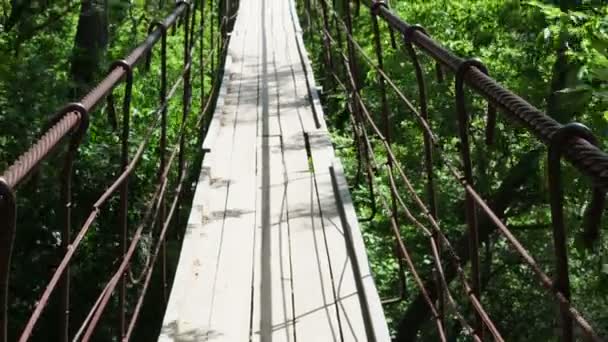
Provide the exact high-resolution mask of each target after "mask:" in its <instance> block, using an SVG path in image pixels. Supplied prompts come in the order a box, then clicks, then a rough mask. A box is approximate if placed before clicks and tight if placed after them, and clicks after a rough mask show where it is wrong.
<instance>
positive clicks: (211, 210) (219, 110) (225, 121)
mask: <svg viewBox="0 0 608 342" xmlns="http://www.w3.org/2000/svg"><path fill="white" fill-rule="evenodd" d="M242 42H244V40H243V39H239V37H238V36H235V39H234V40H232V42H231V47H230V55H229V60H228V61H229V62H230V61H232V60H233V59H234V60H235V63H230V64H229V65H230V68H228V69H227V72H226V74H225V77H224V79H223V84H222V86H221V89H222V90H221V91H220V100H219V101H218V104H219V105H218V107H216V110H215V113H214V121H213V122H212V128H211V129H210V133H211V134H210V135H209V136H208V137H207V139H206V140H205V142H204V143H203V146H204V147H207V148H210V149H211V152H210V153H209V154H208V155H207V156H206V157H205V159H204V161H203V165H202V173H201V177H200V180H199V184H198V186H197V189H196V191H195V196H194V201H193V206H192V211H191V214H190V218H189V221H188V227H187V230H186V234H185V237H184V243H183V246H182V251H181V254H180V259H179V264H178V267H177V271H176V276H175V280H174V285H173V289H172V291H171V295H170V299H169V303H168V306H167V310H166V313H165V317H164V320H163V328H162V331H161V334H160V336H159V341H163V342H165V341H201V340H207V339H214V338H215V337H217V336H226V334H228V335H230V334H231V333H232V332H233V331H234V328H235V326H236V324H233V325H231V326H230V329H226V327H225V326H221V325H219V326H214V325H213V323H214V320H213V310H214V305H213V303H214V302H216V303H217V302H218V301H217V299H218V298H219V302H221V301H222V300H223V299H222V298H223V295H222V293H221V292H222V291H221V289H222V288H223V287H224V284H225V283H226V281H225V280H223V276H222V274H221V271H222V268H220V267H218V263H220V262H221V261H220V259H221V255H222V253H223V252H226V251H224V250H223V248H224V247H226V246H225V245H223V243H222V242H223V239H224V237H225V236H224V234H225V231H224V228H225V225H226V220H225V218H226V215H225V214H226V209H227V205H229V206H230V207H231V208H235V207H238V206H240V205H242V203H235V202H234V200H232V201H228V193H229V184H230V183H231V181H232V179H231V178H232V177H233V176H234V174H231V170H232V169H234V165H233V164H234V159H233V156H232V155H231V153H226V151H230V150H232V148H233V147H234V142H235V141H234V137H235V133H236V132H235V127H236V126H237V125H236V123H237V121H236V120H237V108H238V107H237V102H238V94H237V93H236V92H237V91H238V88H239V87H240V84H241V82H242V77H241V76H242V67H243V63H242V62H241V61H238V58H239V57H240V56H238V55H237V53H238V52H239V51H238V50H239V48H240V49H241V51H240V53H242V51H243V48H244V46H243V44H242ZM235 57H236V58H235ZM239 129H240V126H239ZM253 141H255V128H254V129H253ZM216 147H217V149H216ZM241 154H246V151H244V152H242V153H241ZM252 165H254V160H252ZM250 173H251V174H253V173H254V170H253V169H252V170H251V171H250ZM244 184H245V183H244ZM250 184H251V183H250ZM252 192H253V193H254V191H253V190H252ZM232 197H233V198H238V197H235V196H232ZM229 202H230V203H229ZM251 230H253V222H252V224H251ZM227 252H230V250H228V251H227ZM218 271H220V272H218ZM218 279H219V280H220V281H219V284H220V286H219V288H220V291H219V293H216V292H215V290H216V289H217V286H216V285H217V280H218ZM193 288H195V289H197V291H192V290H191V289H193ZM218 294H219V296H218ZM216 297H218V298H216ZM216 309H217V308H216ZM219 315H221V310H220V313H219ZM215 317H216V318H217V317H218V313H217V312H216V315H215ZM248 323H249V322H248V317H247V319H246V322H245V325H244V331H245V337H246V336H247V332H248V326H249V324H248ZM221 330H224V331H221ZM237 330H238V329H237Z"/></svg>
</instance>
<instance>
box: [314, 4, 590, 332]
mask: <svg viewBox="0 0 608 342" xmlns="http://www.w3.org/2000/svg"><path fill="white" fill-rule="evenodd" d="M381 7H382V8H380V9H379V11H381V10H383V8H384V7H383V6H381ZM332 14H333V15H334V18H335V19H336V22H340V23H341V24H342V27H343V30H342V31H343V32H344V34H345V35H346V37H347V39H348V40H351V43H352V46H354V47H356V48H357V50H358V51H359V53H360V54H361V55H362V56H363V57H364V59H365V60H366V61H367V62H368V64H370V66H372V67H373V68H375V69H376V71H377V72H378V74H379V75H381V76H382V77H383V78H384V79H385V81H386V82H387V84H389V85H390V86H391V88H393V90H394V91H395V92H396V93H397V95H398V97H399V98H400V99H401V100H402V101H403V102H404V103H405V104H406V106H407V107H408V109H410V110H411V111H412V112H413V113H414V115H415V116H416V118H417V120H418V122H419V123H420V125H421V126H422V129H423V131H425V133H426V134H428V136H429V138H430V140H431V141H432V143H433V145H434V147H435V148H436V149H438V150H439V151H440V152H444V151H443V148H442V146H441V145H440V144H439V139H438V138H437V137H436V136H435V135H434V133H433V132H432V129H431V128H430V125H429V123H428V122H427V119H426V118H424V117H423V116H422V115H421V114H420V113H419V112H418V111H417V110H416V108H414V106H413V105H412V104H411V102H410V101H409V100H408V99H407V97H405V96H404V95H403V94H402V93H401V91H400V90H399V89H398V88H397V86H396V85H395V83H394V81H393V80H392V79H390V77H388V76H387V75H386V74H385V73H384V71H383V70H382V69H381V68H380V67H379V66H378V65H376V64H375V63H374V62H373V61H372V60H371V58H370V57H369V56H367V54H366V53H365V51H364V50H363V49H362V48H361V46H360V45H359V44H358V43H357V42H356V41H355V39H354V37H352V35H350V34H349V33H348V30H347V25H346V24H345V23H344V22H341V20H340V18H338V17H337V16H336V14H335V13H334V12H332ZM336 26H338V25H337V24H336ZM408 29H409V31H410V33H409V35H410V36H411V35H414V34H415V33H418V34H422V33H420V30H412V29H411V26H410V27H409V28H408ZM323 33H324V35H325V36H326V37H327V39H328V41H330V42H331V43H333V44H335V40H334V39H333V37H331V33H330V32H329V31H328V30H326V29H324V30H323ZM426 38H428V37H426ZM339 54H340V55H341V56H342V57H343V59H344V61H345V64H346V65H348V63H347V62H346V61H347V59H348V57H347V56H346V55H344V54H343V53H341V52H339ZM454 60H456V59H454ZM454 65H456V63H454ZM469 69H476V67H471V68H469ZM332 73H333V72H332ZM464 73H467V72H466V70H465V71H464ZM333 74H334V78H336V80H337V81H338V83H341V82H340V80H339V77H337V75H335V73H333ZM347 76H348V75H347ZM349 77H351V78H352V75H350V76H349ZM486 77H487V76H486ZM465 81H466V77H465ZM351 82H352V81H351ZM354 96H358V94H355V95H354ZM359 101H361V107H362V108H363V109H364V110H363V112H364V114H365V115H364V116H365V117H366V118H367V121H368V124H369V125H370V126H371V127H372V128H373V130H374V132H375V134H376V136H377V137H378V139H379V140H380V141H382V143H383V144H384V146H385V150H386V151H387V153H388V154H389V155H390V156H391V159H395V155H394V153H393V152H392V149H391V148H390V146H386V145H387V144H386V140H385V139H384V136H383V134H382V132H381V130H380V129H379V128H378V127H377V126H376V125H375V123H374V121H373V119H372V117H371V115H370V114H369V112H368V111H367V110H366V108H365V104H364V103H363V100H362V99H361V98H360V97H359ZM566 153H567V152H566ZM440 160H441V161H442V162H443V163H444V164H445V165H446V166H447V167H448V169H449V171H450V173H451V174H452V176H453V177H454V178H455V179H456V180H458V181H459V182H460V183H461V185H462V186H463V187H464V188H465V191H466V193H467V196H471V197H472V198H473V200H474V202H475V203H476V205H479V206H480V208H482V210H483V211H484V212H485V213H486V214H487V215H488V216H489V217H490V219H491V221H493V223H494V224H495V225H497V226H498V227H499V231H500V232H501V233H502V234H503V235H504V236H506V238H507V240H508V241H509V243H510V244H511V246H513V247H514V248H515V250H516V251H517V252H518V253H519V254H520V255H521V256H522V257H523V259H524V260H525V261H526V263H527V264H528V266H530V267H531V268H532V270H533V271H534V273H535V274H536V275H537V276H538V277H539V279H540V280H541V283H542V284H543V286H544V287H545V288H547V289H550V290H551V291H552V292H553V293H554V294H555V297H556V299H557V301H558V302H559V303H560V305H561V306H562V307H564V308H565V310H566V312H568V313H569V314H570V315H571V316H572V317H573V319H574V320H575V321H576V322H577V324H578V325H579V326H580V327H581V328H582V330H583V331H584V333H585V334H586V335H587V337H589V338H591V339H592V340H599V339H598V338H599V337H598V336H597V334H595V332H594V331H593V329H592V328H591V326H590V325H589V324H588V322H586V321H585V319H584V318H582V316H581V315H580V314H579V313H578V312H577V311H576V310H575V309H574V308H572V306H571V304H570V302H569V301H568V300H567V298H566V297H565V296H564V295H563V294H562V293H559V292H557V291H556V290H555V289H554V286H553V282H552V281H551V280H550V279H549V278H548V277H547V276H546V274H544V273H543V272H542V270H541V269H540V267H539V266H538V264H537V263H536V262H535V261H534V259H533V258H532V257H531V256H530V255H529V253H527V251H526V250H525V249H524V248H523V246H522V245H521V244H520V243H519V241H518V240H517V239H516V238H515V237H514V236H513V235H512V234H511V233H510V231H508V229H507V228H506V226H504V224H502V223H501V222H500V220H499V219H498V218H496V216H495V215H494V214H492V215H494V218H495V219H496V220H494V219H493V218H492V215H490V214H489V213H488V211H489V212H491V210H490V209H489V207H488V206H487V204H486V203H485V202H484V201H483V200H482V199H481V197H480V196H479V195H478V194H477V193H476V192H475V190H474V189H473V187H472V186H471V185H470V184H468V183H467V182H466V181H465V180H464V179H463V178H462V176H461V175H460V173H459V172H458V170H457V167H456V166H455V165H454V164H453V162H452V161H451V160H449V159H446V158H445V157H444V156H443V153H441V154H440ZM397 164H398V163H397ZM397 169H398V171H399V173H400V175H401V176H402V179H404V182H405V183H406V185H408V188H409V189H408V190H410V193H411V194H412V196H413V197H414V198H415V200H416V202H417V204H418V206H419V207H420V209H421V211H422V213H423V214H424V216H425V217H426V218H427V219H428V220H429V221H430V222H431V225H432V226H433V228H434V229H437V230H438V231H439V232H440V229H439V226H438V225H437V223H436V222H435V219H434V217H433V215H432V213H431V211H430V210H429V209H428V208H427V207H426V206H425V205H424V203H423V202H422V200H421V199H420V198H419V197H418V196H417V194H416V193H415V191H414V189H413V187H412V186H411V183H410V182H409V180H407V177H406V176H405V173H404V172H403V170H402V169H401V167H400V166H397ZM402 207H403V206H402ZM501 226H502V228H504V229H501ZM440 237H441V239H442V240H444V242H445V243H446V244H447V247H448V252H450V253H448V254H452V256H453V257H456V258H457V255H456V254H455V251H454V250H453V248H452V247H451V246H450V245H449V241H448V240H447V239H446V238H445V236H443V234H440ZM524 252H525V253H524ZM438 266H440V265H438ZM460 269H461V268H460ZM461 270H462V269H461ZM458 273H459V274H460V276H461V278H462V280H463V282H464V283H466V279H465V278H464V277H463V275H464V271H462V273H461V272H458ZM444 280H445V279H444ZM445 285H447V284H445ZM470 290H471V289H470V287H466V284H465V291H466V292H469V291H470ZM470 299H471V300H472V301H473V306H474V308H475V309H476V311H478V313H479V311H480V309H482V307H481V304H480V303H479V301H478V299H477V298H476V297H475V296H472V297H471V298H470ZM448 300H449V298H448ZM481 314H482V316H484V314H483V313H481ZM482 320H483V321H484V323H485V325H486V326H488V323H490V322H491V321H489V317H487V315H486V316H485V317H482ZM490 330H491V332H492V334H493V335H494V337H495V338H496V337H497V336H496V335H497V334H498V331H496V330H495V328H494V327H493V326H492V325H490Z"/></svg>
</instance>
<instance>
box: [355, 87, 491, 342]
mask: <svg viewBox="0 0 608 342" xmlns="http://www.w3.org/2000/svg"><path fill="white" fill-rule="evenodd" d="M358 100H359V101H360V104H361V108H362V109H363V113H364V115H365V117H366V119H367V121H368V122H369V124H370V126H371V127H372V128H373V130H374V133H375V134H376V135H378V136H379V137H380V140H381V141H382V144H383V146H384V149H385V150H386V152H387V154H388V157H389V158H391V159H392V160H393V162H394V166H395V167H396V168H397V170H398V171H399V173H400V175H401V177H402V179H403V181H404V183H405V184H406V185H407V188H408V191H409V192H410V194H411V195H412V196H413V197H414V198H415V200H416V202H417V204H418V205H419V207H420V209H421V211H423V213H424V214H425V216H427V218H428V220H429V221H430V222H432V225H433V227H434V229H435V231H436V232H437V233H438V235H439V237H441V239H442V240H443V243H444V244H445V246H446V247H447V249H448V251H449V252H450V254H451V257H452V259H453V261H455V265H456V266H457V271H458V274H459V275H460V278H461V282H462V285H463V287H464V290H465V293H466V294H467V296H468V298H469V300H470V302H471V304H472V305H473V307H474V309H475V311H476V312H477V313H478V314H479V316H480V317H481V319H482V320H483V322H484V324H485V326H486V327H488V329H489V330H490V331H491V333H492V335H493V337H494V339H495V340H497V341H502V340H503V339H502V337H501V335H500V332H498V330H497V329H496V326H495V324H494V322H492V320H491V319H490V317H489V316H488V314H487V313H486V311H485V309H484V308H483V306H482V305H481V303H480V301H479V298H477V297H476V296H475V295H474V294H473V293H472V288H471V286H470V285H469V284H468V282H467V280H466V275H465V274H464V270H463V269H462V266H460V263H459V260H458V256H457V254H456V252H455V250H454V248H453V247H452V246H451V244H450V242H449V240H448V239H447V237H445V235H443V233H442V231H441V228H440V227H439V225H438V224H437V222H436V221H435V219H434V218H433V216H432V214H431V212H430V210H429V209H428V208H427V207H426V205H424V203H423V202H422V199H420V197H419V196H418V194H417V193H416V191H415V190H414V188H413V186H412V184H411V182H410V181H409V179H408V178H407V176H406V175H405V172H404V171H403V168H402V167H401V165H400V163H399V162H398V160H397V158H396V157H395V155H394V153H393V151H392V149H391V147H390V146H389V145H388V143H387V142H386V140H385V139H384V137H383V136H382V134H381V132H380V129H379V128H378V127H377V126H376V124H375V123H374V122H373V119H372V117H371V114H370V113H369V111H368V110H367V107H366V106H365V103H364V102H363V100H362V99H361V97H358ZM366 140H367V141H368V142H369V139H368V138H366ZM395 190H397V189H395ZM429 233H430V232H429ZM433 314H436V313H435V312H433Z"/></svg>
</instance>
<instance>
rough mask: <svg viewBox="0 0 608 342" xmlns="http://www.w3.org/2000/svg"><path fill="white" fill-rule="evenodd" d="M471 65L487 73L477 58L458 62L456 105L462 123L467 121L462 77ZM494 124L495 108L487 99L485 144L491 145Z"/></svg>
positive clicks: (486, 69)
mask: <svg viewBox="0 0 608 342" xmlns="http://www.w3.org/2000/svg"><path fill="white" fill-rule="evenodd" d="M471 67H475V68H477V69H479V71H481V72H482V73H484V74H485V75H488V68H486V66H485V65H484V64H483V63H482V62H481V61H480V60H477V59H468V60H466V61H464V62H462V63H460V65H459V66H458V69H456V106H457V109H458V113H459V120H460V121H461V122H463V123H464V122H467V121H468V116H467V114H466V109H465V108H464V77H465V75H466V73H467V72H468V71H469V70H470V69H471ZM495 126H496V108H495V107H494V105H493V104H492V103H491V102H490V101H488V118H487V123H486V144H487V145H491V144H492V142H493V140H494V130H495Z"/></svg>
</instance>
